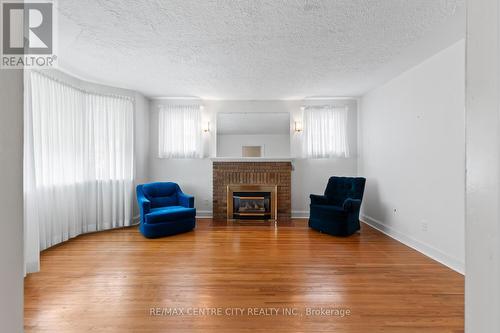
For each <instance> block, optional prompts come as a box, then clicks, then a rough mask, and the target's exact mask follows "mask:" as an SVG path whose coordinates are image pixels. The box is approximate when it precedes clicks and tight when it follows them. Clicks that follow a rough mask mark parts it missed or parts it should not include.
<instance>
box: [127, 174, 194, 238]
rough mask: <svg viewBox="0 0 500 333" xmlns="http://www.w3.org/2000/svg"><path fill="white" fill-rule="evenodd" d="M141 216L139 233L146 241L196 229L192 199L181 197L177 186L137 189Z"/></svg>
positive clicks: (147, 185) (162, 185)
mask: <svg viewBox="0 0 500 333" xmlns="http://www.w3.org/2000/svg"><path fill="white" fill-rule="evenodd" d="M136 193H137V201H138V204H139V209H140V213H141V223H140V225H139V230H140V231H141V233H142V234H143V235H144V236H145V237H147V238H157V237H163V236H169V235H175V234H179V233H182V232H187V231H190V230H192V229H193V228H194V227H195V226H196V209H195V208H194V197H193V196H190V195H187V194H184V193H183V192H182V190H181V188H180V187H179V185H177V184H176V183H170V182H168V183H151V184H144V185H138V186H137V189H136Z"/></svg>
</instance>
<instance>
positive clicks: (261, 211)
mask: <svg viewBox="0 0 500 333" xmlns="http://www.w3.org/2000/svg"><path fill="white" fill-rule="evenodd" d="M233 218H234V219H240V220H244V219H250V220H267V219H270V218H271V192H234V193H233Z"/></svg>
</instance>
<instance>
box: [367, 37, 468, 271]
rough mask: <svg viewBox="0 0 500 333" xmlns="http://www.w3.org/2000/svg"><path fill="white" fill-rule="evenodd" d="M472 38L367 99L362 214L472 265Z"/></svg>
mask: <svg viewBox="0 0 500 333" xmlns="http://www.w3.org/2000/svg"><path fill="white" fill-rule="evenodd" d="M464 108H465V43H464V41H463V40H462V41H460V42H458V43H456V44H454V45H452V46H450V47H449V48H447V49H445V50H443V51H441V52H439V53H438V54H436V55H434V56H433V57H431V58H429V59H428V60H426V61H425V62H423V63H421V64H419V65H417V66H416V67H414V68H412V69H410V70H409V71H407V72H405V73H403V74H402V75H400V76H399V77H397V78H395V79H393V80H392V81H390V82H388V83H386V84H385V85H383V86H381V87H379V88H377V89H375V90H373V91H371V92H370V93H368V94H367V95H365V96H363V98H362V99H361V106H360V122H359V145H360V147H359V149H360V150H359V151H360V159H359V162H358V173H359V175H361V176H365V177H366V178H367V185H366V192H365V198H364V203H363V209H362V219H363V220H365V221H366V222H368V223H369V224H371V225H373V226H375V227H377V228H379V229H381V230H382V231H384V232H386V233H388V234H390V235H391V236H393V237H395V238H397V239H399V240H400V241H402V242H403V243H406V244H408V245H410V246H412V247H415V248H416V249H418V250H420V251H421V252H423V253H425V254H427V255H429V256H431V257H434V258H435V259H437V260H439V261H441V262H443V263H445V264H446V265H449V266H450V267H452V268H454V269H455V270H458V271H460V272H463V271H464V253H465V250H464V218H465V217H464V209H465V208H464V200H465V197H464V196H465V162H464V161H465V123H464Z"/></svg>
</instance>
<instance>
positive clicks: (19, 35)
mask: <svg viewBox="0 0 500 333" xmlns="http://www.w3.org/2000/svg"><path fill="white" fill-rule="evenodd" d="M1 8H2V12H1V17H2V61H1V66H2V68H21V67H52V66H53V65H54V61H55V59H56V57H55V56H54V30H55V29H54V26H55V25H54V14H53V13H54V4H53V2H52V1H43V2H41V1H40V2H37V1H33V2H19V1H2V2H1Z"/></svg>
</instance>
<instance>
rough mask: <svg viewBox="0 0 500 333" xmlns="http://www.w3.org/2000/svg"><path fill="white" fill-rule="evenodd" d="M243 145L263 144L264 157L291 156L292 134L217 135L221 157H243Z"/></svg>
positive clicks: (218, 151) (218, 153)
mask: <svg viewBox="0 0 500 333" xmlns="http://www.w3.org/2000/svg"><path fill="white" fill-rule="evenodd" d="M243 146H261V147H262V156H263V157H281V156H290V135H282V134H241V135H238V134H220V135H217V156H219V157H241V156H242V147H243Z"/></svg>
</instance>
